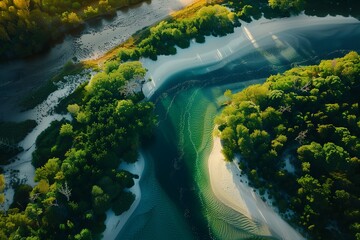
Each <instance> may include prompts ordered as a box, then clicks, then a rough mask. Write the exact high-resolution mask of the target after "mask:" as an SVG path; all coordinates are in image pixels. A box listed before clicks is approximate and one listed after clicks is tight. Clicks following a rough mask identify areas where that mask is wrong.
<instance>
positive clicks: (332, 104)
mask: <svg viewBox="0 0 360 240" xmlns="http://www.w3.org/2000/svg"><path fill="white" fill-rule="evenodd" d="M359 92H360V56H359V55H358V54H357V53H356V52H350V53H349V54H347V55H346V56H345V57H343V58H336V59H333V60H324V61H321V63H320V64H319V65H317V66H307V67H297V68H293V69H291V70H289V71H287V72H285V73H283V74H277V75H274V76H271V77H269V78H268V79H267V80H266V82H265V83H264V84H261V85H253V86H250V87H248V88H246V89H244V90H243V91H241V92H239V93H236V94H231V93H230V92H229V91H227V92H226V94H225V95H226V96H227V97H228V99H229V101H228V103H227V106H226V107H225V108H224V109H223V111H222V113H221V115H220V116H219V117H218V118H217V119H216V124H217V125H218V130H219V132H220V138H221V141H222V144H223V153H224V155H225V157H226V159H227V160H228V161H232V160H233V159H234V157H235V155H236V154H239V155H240V159H241V160H240V161H239V167H240V168H241V169H242V170H243V171H244V172H245V173H246V174H247V175H248V177H249V179H250V181H251V184H252V185H253V186H254V187H256V188H258V189H259V190H260V192H261V193H262V194H264V193H265V192H266V191H267V192H268V193H269V195H270V196H271V197H272V198H274V199H275V202H276V203H277V206H278V207H279V210H280V211H281V212H282V213H285V212H286V211H287V210H288V209H291V210H292V211H294V212H295V214H294V215H286V214H285V215H286V216H287V217H288V218H290V219H291V220H292V221H293V222H294V223H296V224H298V225H300V226H302V227H303V228H304V229H305V231H306V233H308V236H309V238H310V239H360V211H359V209H360V198H359V196H360V189H359V186H360V140H359V139H360V109H359V102H360V97H359ZM289 165H290V166H292V167H289Z"/></svg>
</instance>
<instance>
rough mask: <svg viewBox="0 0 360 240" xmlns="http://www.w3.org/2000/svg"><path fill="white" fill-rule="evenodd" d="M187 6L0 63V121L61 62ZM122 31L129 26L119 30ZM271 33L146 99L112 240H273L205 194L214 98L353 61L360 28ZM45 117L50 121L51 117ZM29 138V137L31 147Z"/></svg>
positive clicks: (101, 49)
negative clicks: (278, 76)
mask: <svg viewBox="0 0 360 240" xmlns="http://www.w3.org/2000/svg"><path fill="white" fill-rule="evenodd" d="M189 2H190V1H181V0H179V1H165V0H153V1H151V4H149V3H142V4H140V5H139V6H138V7H136V8H130V9H128V10H126V11H119V12H118V16H116V17H115V18H114V19H112V20H99V21H98V22H97V23H92V24H87V25H86V27H85V29H84V30H83V31H82V32H81V33H79V34H77V35H73V36H67V37H66V38H65V39H64V41H63V42H62V43H60V44H58V45H56V46H55V47H53V48H52V49H51V50H50V51H49V52H47V53H45V54H41V55H39V56H36V57H33V58H29V59H26V60H19V61H10V62H6V63H1V65H0V78H1V79H0V109H1V115H0V119H13V118H12V116H14V115H15V114H16V112H18V110H19V109H18V108H17V107H16V106H17V105H16V104H17V103H18V100H19V99H21V97H19V96H24V95H26V94H28V93H29V92H30V91H32V90H33V89H34V88H36V87H38V86H41V85H42V84H43V83H44V82H45V81H46V80H47V79H48V78H49V77H50V76H51V75H52V74H54V72H56V71H57V70H59V69H60V67H61V66H62V65H63V64H64V63H65V62H67V61H68V60H69V59H72V58H73V57H76V58H77V59H79V60H82V59H88V58H95V57H97V56H100V55H101V54H103V53H105V52H106V51H107V50H109V49H110V48H111V47H113V46H115V45H116V44H119V43H121V42H122V41H124V40H125V39H126V38H127V37H128V36H129V35H130V34H132V33H133V32H135V31H136V30H138V29H141V28H142V27H144V26H146V25H148V24H151V23H152V22H156V21H158V20H159V19H161V18H163V17H165V16H166V15H167V14H168V13H169V12H171V11H173V10H176V9H178V8H180V7H181V6H183V5H184V4H187V3H189ZM144 16H145V17H144ZM131 20H133V21H131ZM129 21H130V23H131V24H130V25H128V24H125V22H126V23H129ZM281 21H287V20H286V19H285V20H281ZM270 32H271V29H268V33H267V34H265V35H264V34H263V35H262V37H261V38H259V40H258V41H257V42H256V43H257V45H255V44H250V45H249V46H248V47H247V49H246V51H243V52H241V53H239V54H237V55H236V56H233V58H232V59H231V61H229V62H227V63H226V64H223V65H222V66H221V68H218V69H217V68H214V69H216V70H213V71H207V70H206V71H204V69H195V70H194V69H192V70H191V71H188V70H187V71H180V72H177V73H176V74H172V75H171V76H169V77H168V79H167V80H166V83H165V84H164V85H163V86H162V87H161V88H160V89H158V91H157V92H156V93H155V94H154V95H153V96H152V98H151V100H153V101H154V102H155V103H156V114H158V116H159V125H158V127H157V128H156V129H155V134H154V139H153V141H152V144H150V146H147V147H146V148H145V149H143V155H144V158H145V159H146V167H145V170H144V174H143V176H142V179H141V182H140V186H141V190H142V197H141V200H140V203H139V206H138V208H137V209H136V210H135V212H134V214H133V215H132V216H131V217H130V219H129V221H128V222H127V223H126V225H125V227H124V228H123V230H122V231H121V232H120V233H119V235H118V236H117V239H145V240H146V239H160V240H161V239H164V240H165V239H166V240H167V239H227V240H228V239H229V240H230V239H245V238H252V237H260V238H264V239H271V238H272V237H271V236H268V235H266V234H265V232H264V231H263V229H262V226H260V225H259V224H257V223H256V222H254V221H252V220H251V219H247V218H245V217H244V216H242V215H241V214H238V213H237V212H235V211H233V210H232V209H230V208H228V207H226V206H225V205H223V204H222V203H221V202H220V201H218V200H217V199H216V197H215V196H214V195H213V193H212V191H211V188H210V186H209V174H208V170H207V169H208V168H207V157H208V155H209V153H210V151H211V145H212V129H213V126H214V125H213V120H214V118H215V116H216V114H217V113H218V112H219V111H220V109H221V104H222V102H223V101H224V98H223V97H222V96H223V92H224V91H225V90H226V89H232V90H233V91H234V92H236V91H240V90H241V89H243V88H244V87H246V86H249V85H251V84H255V83H261V82H263V81H264V80H265V78H266V77H267V76H269V75H270V74H274V73H276V72H279V71H280V72H282V71H285V70H286V69H289V68H291V67H292V66H294V65H305V64H306V65H307V64H317V63H318V62H319V61H320V59H328V58H333V57H338V56H343V55H344V54H345V53H347V52H349V51H350V50H357V51H360V46H359V42H360V25H359V23H348V24H342V25H338V24H336V23H331V24H328V25H326V24H325V25H323V26H311V25H309V26H306V27H302V28H294V29H291V28H290V29H288V30H286V31H283V32H281V31H280V32H278V33H277V34H276V35H275V37H274V34H270ZM204 72H205V73H204ZM52 106H53V105H52ZM47 116H53V117H54V118H55V117H59V116H57V115H56V116H54V115H52V114H51V112H50V113H49V114H48V115H47ZM47 116H44V117H42V118H40V120H39V123H40V126H39V127H38V128H37V129H38V130H37V131H39V129H40V128H43V127H45V126H46V125H47V124H48V122H49V121H48V120H49V118H48V117H47ZM51 118H52V117H50V119H51ZM15 120H16V119H15ZM37 134H38V133H35V132H34V134H33V135H32V136H31V138H30V139H32V140H31V141H33V137H34V136H35V135H37ZM31 141H30V142H31ZM32 147H33V146H32ZM29 155H31V154H28V156H27V157H30V156H29Z"/></svg>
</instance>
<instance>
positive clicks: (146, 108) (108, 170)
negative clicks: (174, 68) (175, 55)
mask: <svg viewBox="0 0 360 240" xmlns="http://www.w3.org/2000/svg"><path fill="white" fill-rule="evenodd" d="M144 74H145V69H144V68H142V66H141V63H140V62H126V63H119V62H110V63H108V64H106V66H104V71H102V72H100V73H98V74H97V75H95V76H94V77H93V78H92V79H91V81H90V82H89V83H88V84H87V85H86V87H85V88H84V89H83V90H82V91H81V93H80V94H81V97H80V99H81V101H78V102H77V103H73V104H69V105H68V107H67V111H68V112H69V113H70V114H71V115H72V117H73V120H72V121H71V122H68V121H65V120H63V121H61V122H53V123H52V124H51V126H50V127H49V128H48V129H47V130H45V131H44V132H43V133H42V134H41V135H40V136H39V137H38V139H37V141H36V145H37V148H36V151H35V152H34V153H33V160H32V163H33V165H34V166H35V167H36V171H35V181H36V182H37V184H36V186H35V187H34V188H32V187H31V186H29V185H26V184H22V183H21V182H20V183H13V184H15V185H16V184H18V185H17V186H15V189H16V190H15V195H14V201H13V203H12V205H11V206H10V210H8V211H4V212H1V213H0V215H1V217H0V239H19V238H27V239H93V238H99V237H100V236H101V233H102V232H103V231H104V230H105V225H104V220H105V212H106V211H107V210H109V209H111V210H112V211H114V213H115V214H116V215H119V214H121V213H122V212H124V211H126V210H127V209H129V207H130V205H131V204H132V202H133V200H134V199H135V196H134V195H133V194H132V193H131V192H129V191H127V190H126V189H127V188H130V187H132V186H133V185H134V181H133V179H134V178H137V177H138V176H136V175H133V174H131V173H129V172H127V171H124V170H119V169H118V166H119V165H120V163H121V162H130V163H131V162H134V161H136V160H137V154H138V152H137V150H138V147H139V145H140V144H141V141H142V139H144V138H146V137H147V136H149V135H150V133H151V129H152V127H153V126H154V124H155V123H156V118H155V116H154V115H153V104H152V103H150V102H144V101H141V100H142V99H143V95H142V92H141V84H142V81H143V77H144ZM4 181H5V180H4V178H3V176H2V175H0V192H2V191H3V190H4V186H5V182H4ZM0 200H1V201H4V196H3V194H1V195H0ZM89 200H90V201H89Z"/></svg>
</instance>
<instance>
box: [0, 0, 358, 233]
mask: <svg viewBox="0 0 360 240" xmlns="http://www.w3.org/2000/svg"><path fill="white" fill-rule="evenodd" d="M134 2H135V1H110V0H109V1H108V0H105V1H104V0H100V1H99V2H97V1H79V2H72V1H51V0H46V1H45V0H37V1H36V0H4V1H1V2H0V9H1V14H0V56H1V57H2V59H6V58H12V57H18V56H26V55H29V54H32V53H34V52H38V51H40V50H41V49H43V47H44V46H45V45H46V44H47V43H48V41H49V40H53V39H56V38H58V37H59V36H60V35H61V34H63V33H64V32H65V31H67V30H68V29H72V28H75V27H78V26H80V25H81V24H82V23H83V21H85V20H86V19H89V18H92V17H95V16H97V15H103V14H109V13H110V14H111V13H113V12H114V9H116V8H118V7H120V6H124V5H128V4H130V3H134ZM223 2H224V4H225V6H227V7H230V10H229V9H228V8H227V7H224V6H219V5H214V6H211V5H209V6H202V7H201V9H200V8H198V9H196V11H195V12H194V13H193V14H190V15H189V16H186V17H181V16H179V17H173V18H169V19H168V20H166V21H162V22H160V23H159V24H158V25H156V26H153V27H150V28H148V29H145V30H143V31H142V32H141V34H140V35H139V36H137V38H136V39H135V42H134V45H132V46H130V47H126V48H125V47H123V48H120V49H118V51H117V53H116V55H115V56H114V57H112V58H111V59H110V60H109V61H107V62H106V63H105V64H104V66H103V67H102V68H101V71H100V72H99V73H98V74H96V75H95V76H94V77H93V78H92V79H91V81H90V82H89V83H88V84H86V85H83V86H82V87H81V88H79V89H78V90H76V92H75V95H72V96H71V97H70V99H66V103H67V104H66V106H65V108H66V111H67V112H69V113H70V114H71V115H72V119H73V120H72V121H61V122H54V123H53V124H52V125H51V126H50V128H49V129H47V130H45V131H44V132H43V133H42V134H41V135H40V136H39V138H38V139H37V141H36V145H37V150H36V151H35V152H34V154H33V160H32V163H33V165H34V166H35V167H36V172H35V180H36V182H37V185H36V186H35V187H34V188H32V187H31V186H29V185H24V184H22V183H21V182H19V183H15V185H14V187H15V189H16V191H15V196H14V202H13V204H12V206H11V208H10V209H9V210H7V211H3V212H1V213H0V215H1V217H0V239H18V238H28V239H51V238H53V239H93V238H100V237H101V233H102V232H103V231H104V229H105V225H104V220H105V212H106V211H107V210H109V209H111V210H113V211H114V212H115V213H116V214H117V215H119V214H121V213H122V212H124V211H125V210H127V209H128V208H129V207H130V205H131V203H132V202H133V200H134V195H132V194H131V193H129V192H128V191H127V188H129V187H131V186H132V185H133V184H134V182H133V179H134V178H136V177H137V176H134V175H133V174H131V173H129V172H127V171H122V170H119V169H118V166H119V164H120V163H121V162H134V161H136V159H137V150H138V147H139V146H140V145H141V144H142V141H144V139H146V138H147V137H149V136H150V134H151V129H152V128H153V126H154V125H155V124H156V117H155V116H154V115H153V108H154V105H153V104H152V103H151V102H148V101H144V99H143V98H144V96H143V94H142V92H141V86H142V84H143V83H144V81H146V80H145V79H144V76H145V69H144V68H142V66H141V64H140V63H139V62H137V61H136V60H138V59H139V58H140V57H148V58H151V59H153V60H156V59H157V56H158V55H163V54H164V55H170V54H176V51H177V48H176V46H178V47H180V48H186V47H188V46H189V45H190V41H191V40H193V39H195V41H197V42H204V41H205V36H209V35H213V36H223V35H226V34H228V33H232V32H233V29H234V27H237V26H240V25H241V23H240V20H244V21H250V20H251V19H256V18H259V17H260V16H261V14H262V13H264V15H265V16H267V15H266V10H267V11H268V13H269V17H275V16H289V15H290V14H292V13H299V12H300V11H301V10H304V9H305V12H306V13H307V11H308V12H309V13H313V14H315V13H314V12H316V13H317V14H323V13H318V12H317V9H318V8H315V7H313V8H312V7H311V6H313V5H316V4H314V3H312V5H311V4H310V3H308V1H306V2H303V1H297V3H299V4H296V5H293V4H290V3H293V1H269V2H268V1H265V0H259V1H241V2H240V1H231V0H224V1H223ZM338 2H339V1H338ZM268 3H270V5H268ZM346 4H350V5H346V6H347V9H352V10H351V12H349V10H347V12H344V15H350V14H351V15H355V16H356V14H358V12H356V11H357V10H358V9H359V8H357V5H356V4H357V3H356V2H355V1H346ZM325 5H326V4H325ZM316 6H317V5H316ZM349 7H351V8H349ZM260 9H261V10H260ZM312 9H313V10H312ZM334 9H336V11H341V8H334ZM332 10H333V9H332ZM270 13H272V14H270ZM358 68H359V56H358V55H357V54H356V53H350V54H349V55H347V56H346V57H345V58H343V59H335V60H332V61H323V62H322V63H321V64H320V65H319V66H311V67H303V68H298V69H293V70H290V71H288V72H286V73H285V74H284V75H276V76H272V77H270V78H269V79H268V80H267V82H266V83H265V84H264V85H261V86H260V85H256V86H253V87H250V88H249V89H247V90H245V91H244V92H243V93H239V94H234V95H232V94H230V93H229V92H227V94H226V95H227V97H228V98H229V106H228V107H226V108H225V109H224V112H223V114H222V116H221V117H219V119H218V120H217V124H218V125H219V130H220V131H221V138H222V140H223V144H224V153H225V155H226V156H227V158H228V159H229V160H232V159H233V157H234V155H235V154H237V153H240V154H241V155H242V157H243V158H244V160H246V161H242V162H241V164H240V165H241V166H240V167H241V168H242V169H243V170H244V171H246V173H248V175H249V176H250V178H251V180H252V183H253V185H254V186H256V187H259V188H261V189H262V191H265V189H268V190H269V192H270V193H271V195H272V196H273V198H275V199H276V200H277V202H278V203H279V204H278V205H279V208H280V209H281V210H283V211H285V209H293V210H294V211H295V212H298V213H299V214H297V215H296V216H295V219H293V221H294V222H296V223H299V224H301V225H302V226H304V227H305V228H306V229H307V231H308V232H309V234H311V236H314V238H315V239H316V238H320V236H326V237H328V238H329V239H331V238H334V236H336V237H338V236H339V238H337V239H341V237H343V238H344V239H346V238H347V237H349V238H347V239H351V238H355V239H356V238H359V237H360V220H359V218H360V214H359V210H358V209H360V206H359V200H358V198H357V196H359V189H358V187H357V186H359V182H358V181H359V180H358V179H359V176H358V173H359V158H360V156H359V151H360V143H359V140H358V138H359V125H360V122H359V106H358V102H359V98H358V96H356V94H355V93H356V92H359V82H358V80H359V72H358V71H359V69H358ZM315 101H316V103H317V104H314V102H315ZM63 105H64V103H63ZM334 116H339V117H338V118H334ZM335 120H336V121H335ZM7 124H10V123H1V124H0V125H2V126H3V127H4V126H5V127H4V128H6V126H8V125H7ZM22 124H23V125H22V126H23V127H22V128H23V132H24V133H25V134H26V133H27V132H28V131H29V129H31V128H33V127H34V125H35V123H33V122H27V123H22ZM238 126H239V127H238ZM19 139H20V138H19ZM244 139H245V140H244ZM250 150H251V153H254V152H256V155H255V156H256V158H255V156H254V155H252V154H250ZM286 154H289V155H291V156H292V160H291V162H292V164H293V165H294V166H295V167H296V172H295V173H289V172H287V171H286V170H284V161H283V160H281V159H282V156H284V155H286ZM338 156H339V157H338ZM338 159H340V160H341V161H338ZM324 161H325V162H324ZM274 163H276V164H274ZM322 166H326V168H322ZM6 184H7V183H5V179H4V178H3V176H2V175H0V203H1V202H2V201H3V200H4V195H3V193H2V192H3V191H4V188H5V185H6ZM279 189H282V190H283V191H281V192H280V193H278V190H279ZM289 203H290V204H289ZM334 209H335V210H334ZM324 216H327V217H324ZM339 219H343V221H339Z"/></svg>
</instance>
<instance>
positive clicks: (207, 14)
mask: <svg viewBox="0 0 360 240" xmlns="http://www.w3.org/2000/svg"><path fill="white" fill-rule="evenodd" d="M239 24H240V22H239V21H238V18H237V17H236V15H235V14H234V13H232V12H230V11H229V10H228V9H227V8H226V7H223V6H220V5H213V6H212V5H209V6H203V7H202V8H200V9H199V10H198V11H197V12H196V13H195V14H194V15H192V16H188V17H186V18H180V19H170V20H166V21H162V22H160V23H159V24H157V25H156V26H154V27H151V28H150V29H149V30H147V31H146V33H144V34H143V36H141V38H140V40H139V41H138V44H137V46H136V47H133V48H131V49H129V48H121V49H119V51H118V54H117V57H118V59H120V60H122V61H127V60H129V59H132V60H137V59H139V57H149V58H151V59H153V60H156V59H157V56H158V55H174V54H176V48H175V46H178V47H180V48H187V47H189V46H190V41H191V40H192V39H195V40H196V41H197V42H201V43H202V42H204V41H205V36H209V35H213V36H225V35H226V34H228V33H232V32H234V27H235V26H239Z"/></svg>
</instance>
